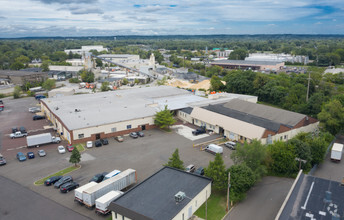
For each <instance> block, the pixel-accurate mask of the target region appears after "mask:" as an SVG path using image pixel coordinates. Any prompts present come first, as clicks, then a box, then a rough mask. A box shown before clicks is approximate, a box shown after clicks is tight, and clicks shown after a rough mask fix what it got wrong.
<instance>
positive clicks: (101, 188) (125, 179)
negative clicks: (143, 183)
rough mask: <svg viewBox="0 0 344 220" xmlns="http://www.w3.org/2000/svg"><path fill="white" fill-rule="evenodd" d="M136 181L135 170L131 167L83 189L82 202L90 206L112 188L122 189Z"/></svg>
mask: <svg viewBox="0 0 344 220" xmlns="http://www.w3.org/2000/svg"><path fill="white" fill-rule="evenodd" d="M136 181H137V176H136V171H135V170H133V169H127V170H125V171H123V172H121V173H119V174H117V175H116V176H114V177H111V178H110V179H107V180H105V181H103V182H101V183H99V184H98V185H96V186H93V187H91V188H88V189H87V190H84V191H83V193H82V200H83V203H84V204H85V206H86V207H88V208H92V207H93V206H94V205H95V201H96V199H98V198H100V197H101V196H103V195H105V194H106V193H108V192H110V191H112V190H122V189H124V188H126V187H128V186H130V185H131V184H134V183H136Z"/></svg>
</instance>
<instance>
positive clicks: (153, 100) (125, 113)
mask: <svg viewBox="0 0 344 220" xmlns="http://www.w3.org/2000/svg"><path fill="white" fill-rule="evenodd" d="M202 100H205V98H202V97H199V96H195V95H192V94H191V93H190V92H188V91H186V90H183V89H178V88H174V87H169V86H158V87H145V88H139V89H127V90H116V91H113V92H102V93H95V94H84V95H76V96H75V95H74V96H65V97H57V98H48V99H44V100H42V102H43V103H45V104H46V105H47V107H48V108H49V109H50V111H51V112H53V113H54V114H55V115H56V116H57V117H59V118H60V119H61V120H62V121H63V123H64V124H65V125H66V127H67V128H68V129H69V130H75V129H80V128H87V127H94V126H99V125H104V124H111V123H116V122H121V121H128V120H133V119H139V118H144V117H151V116H154V115H155V113H156V112H157V111H160V110H162V109H164V106H165V105H167V106H168V109H170V110H176V109H181V108H186V107H188V104H187V103H189V102H197V101H202Z"/></svg>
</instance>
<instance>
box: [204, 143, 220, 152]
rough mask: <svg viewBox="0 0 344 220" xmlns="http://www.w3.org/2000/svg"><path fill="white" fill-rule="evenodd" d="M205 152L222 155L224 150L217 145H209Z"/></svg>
mask: <svg viewBox="0 0 344 220" xmlns="http://www.w3.org/2000/svg"><path fill="white" fill-rule="evenodd" d="M204 150H205V151H207V152H209V153H212V154H222V153H223V148H222V147H220V146H218V145H216V144H209V145H208V146H206V147H205V149H204Z"/></svg>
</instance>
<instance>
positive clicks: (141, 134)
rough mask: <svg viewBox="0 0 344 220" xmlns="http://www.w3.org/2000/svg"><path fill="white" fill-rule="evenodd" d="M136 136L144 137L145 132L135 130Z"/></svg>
mask: <svg viewBox="0 0 344 220" xmlns="http://www.w3.org/2000/svg"><path fill="white" fill-rule="evenodd" d="M136 134H137V136H139V137H144V136H145V134H144V133H143V132H142V131H139V132H136Z"/></svg>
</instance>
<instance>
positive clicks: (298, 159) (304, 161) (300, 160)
mask: <svg viewBox="0 0 344 220" xmlns="http://www.w3.org/2000/svg"><path fill="white" fill-rule="evenodd" d="M295 160H296V161H299V170H301V162H302V163H307V160H302V159H301V158H298V157H296V158H295Z"/></svg>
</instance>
